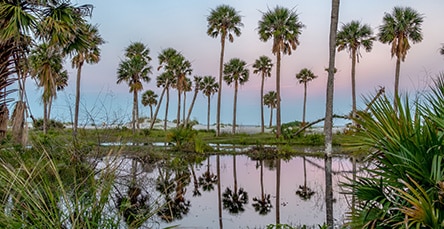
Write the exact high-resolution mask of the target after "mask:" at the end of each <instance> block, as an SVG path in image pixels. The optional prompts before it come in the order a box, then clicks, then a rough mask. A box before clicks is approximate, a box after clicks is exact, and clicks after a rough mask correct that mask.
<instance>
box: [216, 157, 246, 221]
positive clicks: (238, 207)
mask: <svg viewBox="0 0 444 229" xmlns="http://www.w3.org/2000/svg"><path fill="white" fill-rule="evenodd" d="M233 177H234V189H233V190H231V188H229V187H227V188H226V189H225V192H224V193H223V194H222V197H223V198H222V203H223V206H224V209H227V210H228V212H229V213H230V214H234V215H235V214H239V213H242V212H244V211H245V209H244V204H247V203H248V193H247V192H246V191H245V190H244V189H243V188H239V189H238V186H237V175H236V155H233Z"/></svg>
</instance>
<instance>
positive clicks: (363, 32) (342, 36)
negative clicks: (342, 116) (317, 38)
mask: <svg viewBox="0 0 444 229" xmlns="http://www.w3.org/2000/svg"><path fill="white" fill-rule="evenodd" d="M336 39H337V40H336V46H337V47H338V52H340V51H342V50H347V51H348V52H349V53H350V58H351V59H352V67H351V82H352V117H356V62H358V63H359V57H360V56H361V52H360V49H361V47H363V48H364V49H365V51H367V52H370V51H371V50H372V47H373V41H374V40H375V37H373V31H372V28H371V27H370V26H369V25H367V24H364V25H362V24H361V23H360V22H359V21H351V22H349V23H347V24H344V25H342V28H341V30H340V31H339V32H338V35H337V38H336Z"/></svg>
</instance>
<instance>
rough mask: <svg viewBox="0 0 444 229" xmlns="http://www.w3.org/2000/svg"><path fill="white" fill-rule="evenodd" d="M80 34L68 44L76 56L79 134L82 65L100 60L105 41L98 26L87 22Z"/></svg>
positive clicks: (74, 131)
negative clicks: (101, 47) (101, 48)
mask: <svg viewBox="0 0 444 229" xmlns="http://www.w3.org/2000/svg"><path fill="white" fill-rule="evenodd" d="M80 31H81V32H80V34H79V36H77V37H76V38H75V39H74V41H73V42H72V43H71V44H70V45H69V46H68V50H69V51H72V52H73V54H74V57H73V58H72V61H71V63H72V67H73V68H77V79H76V102H75V109H74V125H73V134H74V136H75V135H77V126H78V124H79V106H80V80H81V74H82V67H83V65H84V63H85V62H86V63H87V64H96V63H98V62H99V61H100V48H99V46H100V45H102V44H103V43H105V41H104V40H103V39H102V37H101V36H100V34H99V30H98V28H97V26H92V25H90V24H85V25H84V26H82V27H81V29H80Z"/></svg>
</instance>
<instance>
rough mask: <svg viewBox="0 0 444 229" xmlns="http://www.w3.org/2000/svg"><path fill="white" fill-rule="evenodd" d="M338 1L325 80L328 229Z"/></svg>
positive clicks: (330, 222)
mask: <svg viewBox="0 0 444 229" xmlns="http://www.w3.org/2000/svg"><path fill="white" fill-rule="evenodd" d="M338 18H339V0H332V8H331V21H330V38H329V63H328V79H327V98H326V101H327V102H326V108H325V121H324V135H325V202H326V205H325V210H326V221H327V226H328V228H333V223H334V221H333V181H332V158H331V157H332V153H333V148H332V137H333V136H332V134H333V92H334V73H335V72H334V70H335V55H336V34H337V30H338Z"/></svg>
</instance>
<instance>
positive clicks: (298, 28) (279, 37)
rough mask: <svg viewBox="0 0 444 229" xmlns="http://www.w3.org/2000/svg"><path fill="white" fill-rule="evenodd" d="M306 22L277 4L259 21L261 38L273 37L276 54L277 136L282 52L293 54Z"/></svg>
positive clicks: (278, 133)
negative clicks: (302, 21) (303, 22)
mask: <svg viewBox="0 0 444 229" xmlns="http://www.w3.org/2000/svg"><path fill="white" fill-rule="evenodd" d="M303 27H304V24H302V23H301V22H300V21H299V18H298V14H297V13H296V12H294V11H292V10H289V9H287V8H284V7H280V6H277V7H275V8H274V9H273V10H270V9H269V10H268V11H267V12H265V13H263V15H262V19H261V20H260V21H259V28H258V33H259V38H260V40H261V41H264V42H266V41H268V40H270V39H273V47H272V53H273V54H274V55H276V59H277V61H276V93H277V98H278V101H277V107H276V108H277V110H276V137H279V136H280V135H281V54H284V55H285V54H288V55H291V51H292V50H296V47H297V46H298V45H299V35H300V34H301V32H302V28H303Z"/></svg>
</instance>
